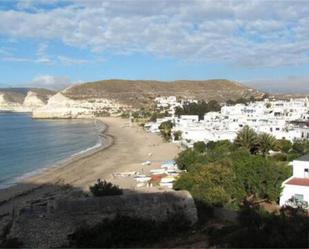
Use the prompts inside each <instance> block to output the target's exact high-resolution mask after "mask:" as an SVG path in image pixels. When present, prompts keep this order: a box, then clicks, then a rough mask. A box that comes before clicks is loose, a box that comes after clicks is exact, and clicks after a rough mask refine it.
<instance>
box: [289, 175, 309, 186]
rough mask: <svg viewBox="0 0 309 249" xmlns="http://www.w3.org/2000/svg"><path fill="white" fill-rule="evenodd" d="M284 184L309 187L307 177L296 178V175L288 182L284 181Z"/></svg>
mask: <svg viewBox="0 0 309 249" xmlns="http://www.w3.org/2000/svg"><path fill="white" fill-rule="evenodd" d="M285 184H288V185H299V186H306V187H309V178H296V177H294V178H292V179H291V180H289V181H288V182H286V183H285Z"/></svg>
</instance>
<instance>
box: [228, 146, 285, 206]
mask: <svg viewBox="0 0 309 249" xmlns="http://www.w3.org/2000/svg"><path fill="white" fill-rule="evenodd" d="M229 160H230V163H231V165H232V168H233V172H234V173H235V175H236V179H237V182H238V183H237V184H236V185H238V186H239V187H240V190H241V191H244V193H245V200H246V201H252V202H255V201H261V200H265V201H278V200H279V197H280V193H281V191H282V187H281V185H282V182H283V181H284V180H286V179H287V178H288V177H290V176H291V169H290V167H288V166H287V165H286V164H285V163H279V162H275V161H272V160H269V159H267V158H264V157H262V156H259V155H249V154H248V152H247V153H244V152H237V153H234V154H232V155H231V157H230V158H229ZM242 201H244V200H241V199H239V200H238V202H239V203H242Z"/></svg>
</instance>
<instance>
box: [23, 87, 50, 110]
mask: <svg viewBox="0 0 309 249" xmlns="http://www.w3.org/2000/svg"><path fill="white" fill-rule="evenodd" d="M44 105H45V103H44V102H43V100H41V99H40V98H39V97H38V94H37V93H36V92H32V91H29V92H28V93H27V96H26V97H25V99H24V102H23V106H24V107H28V108H30V109H35V108H39V107H42V106H44Z"/></svg>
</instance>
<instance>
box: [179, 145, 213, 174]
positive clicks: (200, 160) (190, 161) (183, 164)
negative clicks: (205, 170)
mask: <svg viewBox="0 0 309 249" xmlns="http://www.w3.org/2000/svg"><path fill="white" fill-rule="evenodd" d="M207 162H208V161H207V158H206V155H203V154H201V153H199V152H197V151H195V150H192V149H187V150H184V151H182V152H180V153H179V154H178V157H177V158H176V163H177V165H178V168H179V169H181V170H188V171H191V170H193V169H196V168H198V167H199V166H200V165H204V164H205V163H207Z"/></svg>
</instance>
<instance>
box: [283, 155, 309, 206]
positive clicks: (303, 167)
mask: <svg viewBox="0 0 309 249" xmlns="http://www.w3.org/2000/svg"><path fill="white" fill-rule="evenodd" d="M282 186H283V192H282V195H281V197H280V205H281V206H284V205H290V206H293V205H295V203H302V204H303V205H304V206H308V204H309V155H305V156H303V157H301V158H299V159H297V160H294V161H293V175H292V176H291V177H290V178H288V179H287V180H285V181H284V182H283V184H282ZM291 200H293V201H291Z"/></svg>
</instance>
